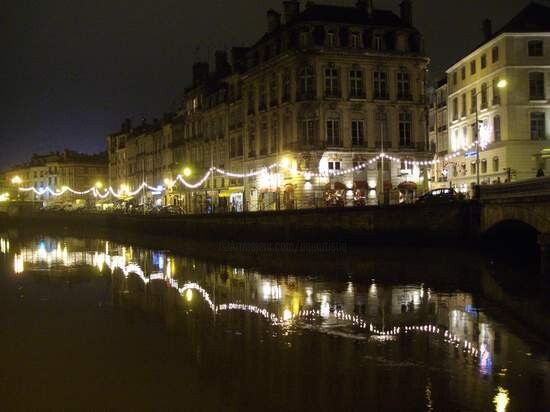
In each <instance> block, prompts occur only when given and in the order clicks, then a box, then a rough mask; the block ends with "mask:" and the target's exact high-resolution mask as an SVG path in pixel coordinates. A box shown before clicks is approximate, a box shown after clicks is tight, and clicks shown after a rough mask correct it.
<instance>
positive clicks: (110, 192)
mask: <svg viewBox="0 0 550 412" xmlns="http://www.w3.org/2000/svg"><path fill="white" fill-rule="evenodd" d="M477 144H478V143H477V142H472V143H471V144H469V145H467V146H464V147H463V148H462V149H461V150H458V151H456V152H453V153H450V154H448V155H446V156H445V157H444V158H443V161H445V162H447V161H449V160H451V159H454V158H457V157H459V156H461V155H463V154H464V153H465V152H467V151H468V150H470V149H471V148H473V147H475V146H476V145H477ZM481 149H484V146H481ZM381 159H387V160H389V161H392V162H396V163H404V165H405V167H410V166H413V165H414V166H433V165H435V164H439V163H441V162H442V160H441V159H435V160H421V161H419V160H409V159H406V158H400V157H395V156H392V155H389V154H387V153H384V152H382V153H379V154H378V155H376V156H375V157H373V158H372V159H370V160H368V161H366V162H364V163H361V164H359V165H356V166H354V167H351V168H349V169H345V170H327V171H322V172H312V171H302V170H298V169H296V168H295V167H291V166H290V165H289V163H288V162H284V161H283V162H280V163H274V164H272V165H270V166H267V167H262V168H260V169H258V170H255V171H251V172H248V173H235V172H229V171H226V170H224V169H221V168H218V167H211V168H210V169H208V171H207V172H206V173H205V174H204V176H203V177H202V178H201V179H199V180H198V181H197V182H196V183H190V182H188V181H187V180H186V179H185V178H184V177H183V176H182V175H178V176H177V177H176V179H175V181H173V182H171V181H170V182H165V185H159V186H157V187H154V186H150V185H149V184H147V183H146V182H143V183H142V184H141V185H140V186H139V187H138V188H137V189H135V190H133V191H130V190H129V189H128V187H127V186H125V185H123V186H122V187H121V188H120V190H119V191H118V192H117V191H115V189H113V188H112V187H109V188H108V189H106V190H105V192H103V193H101V192H100V191H99V189H98V188H97V187H92V188H90V189H87V190H83V191H78V190H75V189H72V188H70V187H68V186H63V187H62V188H61V190H60V191H56V190H52V189H51V188H50V187H49V186H48V187H45V188H41V189H37V188H35V187H20V188H19V190H20V191H21V192H33V193H34V194H36V195H37V196H44V195H48V194H49V195H51V196H53V197H59V196H62V195H64V194H65V193H67V192H69V193H71V194H74V195H77V196H85V195H88V194H92V195H93V196H94V197H95V198H100V199H106V198H108V197H109V196H113V197H115V198H117V199H124V198H130V197H134V196H136V195H137V194H139V193H140V192H142V191H143V192H145V190H148V191H149V192H153V194H156V195H160V194H162V193H163V192H165V191H167V190H168V189H170V188H173V187H174V186H175V184H177V183H178V182H179V183H181V184H182V185H183V186H184V187H186V188H188V189H197V188H199V187H201V186H203V185H204V183H205V182H206V181H207V180H208V179H209V178H210V177H211V176H212V175H213V174H214V173H218V174H220V175H223V176H227V177H233V178H238V179H243V178H249V177H256V176H260V175H263V174H267V173H269V172H271V171H272V170H273V169H275V168H278V167H280V168H282V169H284V170H287V171H290V172H291V173H293V174H294V173H295V174H299V175H301V176H304V177H305V179H306V180H310V179H311V178H313V177H317V178H327V177H331V176H346V175H349V174H352V173H356V172H358V171H360V170H363V169H365V168H367V167H368V166H369V165H372V164H373V163H375V162H377V161H379V160H381Z"/></svg>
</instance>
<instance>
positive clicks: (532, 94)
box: [529, 72, 545, 100]
mask: <svg viewBox="0 0 550 412" xmlns="http://www.w3.org/2000/svg"><path fill="white" fill-rule="evenodd" d="M529 99H531V100H544V99H545V93H544V73H542V72H532V73H529Z"/></svg>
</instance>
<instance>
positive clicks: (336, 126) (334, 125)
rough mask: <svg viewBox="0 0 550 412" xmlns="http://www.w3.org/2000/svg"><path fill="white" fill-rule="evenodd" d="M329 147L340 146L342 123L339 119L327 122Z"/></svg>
mask: <svg viewBox="0 0 550 412" xmlns="http://www.w3.org/2000/svg"><path fill="white" fill-rule="evenodd" d="M327 145H328V146H340V121H339V120H338V119H328V120H327Z"/></svg>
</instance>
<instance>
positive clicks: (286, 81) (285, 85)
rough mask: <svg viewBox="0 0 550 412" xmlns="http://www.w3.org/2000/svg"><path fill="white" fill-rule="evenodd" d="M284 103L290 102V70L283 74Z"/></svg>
mask: <svg viewBox="0 0 550 412" xmlns="http://www.w3.org/2000/svg"><path fill="white" fill-rule="evenodd" d="M282 91H283V102H288V101H289V100H290V70H288V69H286V70H285V71H284V72H283V90H282Z"/></svg>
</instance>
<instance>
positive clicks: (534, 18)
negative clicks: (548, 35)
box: [494, 3, 550, 37]
mask: <svg viewBox="0 0 550 412" xmlns="http://www.w3.org/2000/svg"><path fill="white" fill-rule="evenodd" d="M538 32H550V7H546V6H543V5H542V4H538V3H530V4H529V5H527V6H526V7H525V8H524V9H523V10H521V11H520V12H519V13H518V14H517V15H516V16H515V17H514V18H513V19H512V20H510V21H509V22H508V23H506V24H505V25H504V26H503V27H502V28H501V29H500V30H499V31H497V32H496V33H495V34H494V37H497V36H498V35H500V34H502V33H538Z"/></svg>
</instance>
